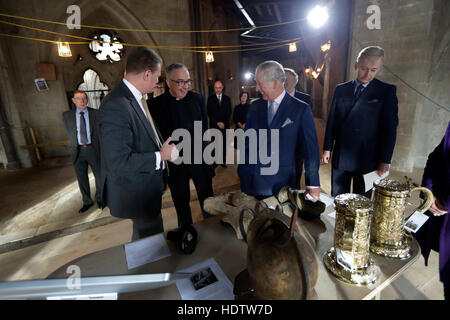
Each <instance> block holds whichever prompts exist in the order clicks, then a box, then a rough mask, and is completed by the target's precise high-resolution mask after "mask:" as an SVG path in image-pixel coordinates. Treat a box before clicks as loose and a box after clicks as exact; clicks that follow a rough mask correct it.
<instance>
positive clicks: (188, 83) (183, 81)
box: [170, 79, 192, 87]
mask: <svg viewBox="0 0 450 320" xmlns="http://www.w3.org/2000/svg"><path fill="white" fill-rule="evenodd" d="M170 81H172V82H175V83H176V84H177V86H179V87H182V86H185V85H191V84H192V79H188V80H181V79H180V80H172V79H170Z"/></svg>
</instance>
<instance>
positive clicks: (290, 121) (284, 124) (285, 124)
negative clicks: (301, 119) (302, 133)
mask: <svg viewBox="0 0 450 320" xmlns="http://www.w3.org/2000/svg"><path fill="white" fill-rule="evenodd" d="M291 123H294V121H292V120H291V119H289V118H287V119H286V120H285V121H284V123H283V125H282V126H281V127H282V128H284V127H286V126H287V125H288V124H291Z"/></svg>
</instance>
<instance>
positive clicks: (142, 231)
mask: <svg viewBox="0 0 450 320" xmlns="http://www.w3.org/2000/svg"><path fill="white" fill-rule="evenodd" d="M132 220H133V235H132V236H131V241H136V240H139V239H141V238H146V237H149V236H151V235H154V234H157V233H161V232H163V231H164V226H163V220H162V216H161V212H160V213H159V214H158V215H157V216H155V217H148V218H137V219H132Z"/></svg>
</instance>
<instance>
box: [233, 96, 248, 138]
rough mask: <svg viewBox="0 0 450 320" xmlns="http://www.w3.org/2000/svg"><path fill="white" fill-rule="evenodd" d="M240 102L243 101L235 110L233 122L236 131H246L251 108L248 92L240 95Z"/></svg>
mask: <svg viewBox="0 0 450 320" xmlns="http://www.w3.org/2000/svg"><path fill="white" fill-rule="evenodd" d="M239 100H241V103H240V104H238V105H237V106H236V107H235V108H234V112H233V121H234V123H235V124H236V129H239V128H241V129H244V128H245V122H246V121H247V113H248V109H249V108H250V103H249V101H248V92H246V91H243V92H241V94H240V95H239Z"/></svg>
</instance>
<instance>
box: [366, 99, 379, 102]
mask: <svg viewBox="0 0 450 320" xmlns="http://www.w3.org/2000/svg"><path fill="white" fill-rule="evenodd" d="M368 102H369V103H375V102H378V99H373V100H370V101H368Z"/></svg>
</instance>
